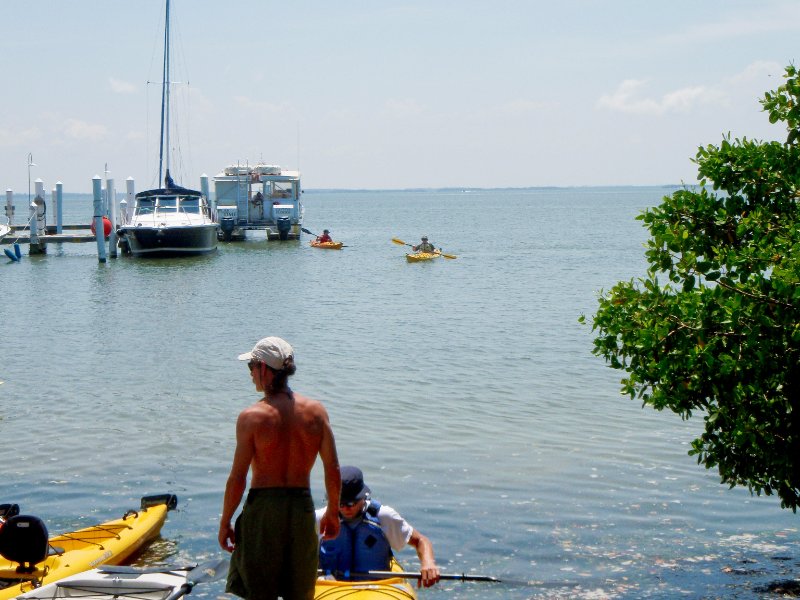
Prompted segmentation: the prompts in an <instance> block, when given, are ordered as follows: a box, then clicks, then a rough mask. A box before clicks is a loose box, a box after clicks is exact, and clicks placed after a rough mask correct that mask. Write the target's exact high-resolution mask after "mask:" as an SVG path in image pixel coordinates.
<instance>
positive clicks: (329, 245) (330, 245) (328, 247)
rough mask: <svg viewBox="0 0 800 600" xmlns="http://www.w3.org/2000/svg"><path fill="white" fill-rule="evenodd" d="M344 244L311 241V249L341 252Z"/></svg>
mask: <svg viewBox="0 0 800 600" xmlns="http://www.w3.org/2000/svg"><path fill="white" fill-rule="evenodd" d="M343 245H344V242H318V241H316V240H312V242H311V247H312V248H322V249H323V250H341V249H342V246H343Z"/></svg>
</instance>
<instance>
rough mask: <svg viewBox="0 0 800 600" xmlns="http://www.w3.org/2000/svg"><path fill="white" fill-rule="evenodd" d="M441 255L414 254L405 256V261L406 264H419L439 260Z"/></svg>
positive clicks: (432, 253)
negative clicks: (424, 261)
mask: <svg viewBox="0 0 800 600" xmlns="http://www.w3.org/2000/svg"><path fill="white" fill-rule="evenodd" d="M441 255H442V253H441V252H414V253H413V254H406V260H407V261H408V262H421V261H423V260H433V259H434V258H439V257H440V256H441Z"/></svg>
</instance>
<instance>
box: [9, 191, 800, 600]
mask: <svg viewBox="0 0 800 600" xmlns="http://www.w3.org/2000/svg"><path fill="white" fill-rule="evenodd" d="M668 192H669V190H668V189H661V188H618V189H611V188H603V189H592V188H585V189H537V190H502V191H494V190H493V191H472V192H460V191H459V192H455V191H454V192H357V193H344V192H336V193H313V192H309V193H306V194H305V206H306V222H305V227H306V228H308V229H310V230H312V231H315V232H321V231H322V229H323V228H329V229H331V232H332V235H333V236H334V238H335V239H341V240H343V241H344V242H345V243H346V244H347V245H348V247H347V248H345V249H344V250H342V251H341V252H331V251H320V250H315V249H311V248H310V247H309V246H308V245H307V241H308V240H307V238H306V239H305V240H303V242H302V243H298V242H285V243H275V242H272V243H267V242H265V241H263V240H257V239H256V240H250V241H247V242H244V243H233V244H227V245H221V246H220V249H219V252H218V253H217V254H216V255H213V256H210V257H201V258H197V259H184V260H175V261H173V260H146V259H133V258H129V257H121V258H118V259H116V260H109V262H108V263H106V264H99V263H98V261H97V258H96V248H95V246H94V245H92V244H85V245H80V244H69V245H64V246H62V247H59V246H55V245H52V246H50V248H49V253H48V255H47V256H45V257H28V256H25V257H24V258H23V260H22V262H21V263H19V264H13V263H9V264H5V263H1V262H0V282H2V283H0V285H2V290H3V302H2V304H0V323H2V324H3V326H4V335H3V337H2V342H0V343H1V344H2V362H1V363H0V380H4V381H5V383H4V384H3V385H0V440H2V442H1V445H0V460H1V461H2V464H3V465H4V468H3V477H2V483H0V502H17V503H19V504H20V505H21V506H22V507H23V510H24V511H25V512H28V513H33V514H37V515H39V516H41V517H42V518H44V519H45V520H46V522H47V523H48V526H49V528H50V530H51V531H52V532H54V533H55V532H60V531H64V530H67V529H72V528H74V527H76V526H79V525H83V524H85V523H87V522H93V521H97V520H104V519H107V518H115V517H118V516H121V515H122V513H123V512H124V511H125V510H126V509H128V508H132V507H135V506H138V499H139V497H140V496H142V495H145V494H153V493H162V492H173V493H176V494H177V495H178V497H179V508H178V510H177V511H175V512H172V513H170V516H169V518H168V520H167V523H166V525H165V527H164V529H163V531H162V539H161V540H159V541H158V542H157V543H156V544H155V545H154V546H153V547H151V548H150V550H149V551H148V552H147V553H146V554H145V555H144V556H142V557H141V559H140V560H139V563H140V564H152V563H161V564H163V563H183V564H186V563H194V562H197V561H199V560H206V559H208V558H213V557H216V556H219V555H220V554H221V551H220V550H219V549H218V547H217V544H216V532H217V523H218V516H219V511H220V508H221V502H222V490H223V487H224V484H225V479H226V477H227V474H228V469H229V467H230V461H231V457H232V453H233V439H234V422H235V418H236V415H237V414H238V412H239V411H240V410H241V409H242V408H243V407H245V406H246V405H248V404H250V403H251V402H253V401H255V400H256V399H257V398H258V396H257V394H255V393H254V391H253V388H252V384H251V383H250V377H249V375H248V372H247V369H246V367H245V366H244V365H243V364H241V363H239V362H238V361H237V360H236V355H237V354H238V353H240V352H244V351H246V350H248V349H249V348H250V347H252V345H253V344H254V342H255V341H256V340H257V339H259V338H260V337H263V336H265V335H279V336H282V337H285V338H286V339H287V340H289V341H290V342H291V343H292V344H293V345H294V346H295V349H296V354H297V362H298V372H297V375H296V376H295V377H294V387H295V388H296V389H297V390H299V391H302V392H304V393H306V394H308V395H311V396H313V397H317V398H319V399H321V400H323V401H324V402H325V403H326V405H327V407H328V410H329V412H330V414H331V418H332V421H333V426H334V431H335V434H336V438H337V443H338V447H339V453H340V459H341V461H342V463H344V464H348V463H349V464H357V465H359V466H360V467H361V468H362V469H363V470H364V471H365V474H366V479H367V482H368V484H369V485H370V487H371V488H372V490H373V493H374V495H375V496H376V497H377V498H378V499H379V500H380V501H382V502H384V503H387V504H391V505H392V506H394V507H395V508H397V509H398V510H400V512H401V513H403V514H404V515H405V516H406V518H407V519H408V520H409V521H411V522H412V524H413V525H415V526H416V527H418V528H419V529H420V531H422V532H423V533H425V534H426V535H427V536H428V537H430V538H431V539H432V541H433V543H434V546H435V550H436V555H437V558H438V561H439V563H440V565H441V567H442V570H443V572H446V573H462V572H466V573H471V574H476V575H493V576H496V577H499V578H501V579H508V580H517V581H520V582H528V583H527V584H526V585H520V584H487V583H477V584H470V583H458V582H444V583H443V584H442V585H440V586H439V587H438V588H436V589H433V590H426V591H424V592H422V594H421V597H422V598H427V599H443V598H463V599H467V598H470V599H472V598H498V599H499V598H508V599H527V598H563V597H583V598H643V597H646V598H671V597H676V596H681V597H687V598H755V597H760V594H759V593H758V591H757V590H758V588H759V586H762V585H764V584H766V583H769V582H774V581H777V580H783V579H787V578H791V577H792V576H793V575H794V574H795V573H796V571H797V566H798V558H799V557H800V550H799V549H798V536H797V517H796V516H795V515H793V514H792V513H791V512H787V511H782V510H781V509H780V505H779V502H778V501H777V500H775V499H774V498H758V497H751V496H750V495H749V493H748V492H747V491H746V490H742V489H734V490H729V489H728V488H727V487H726V486H721V485H720V484H719V483H718V477H717V475H716V473H715V472H708V471H706V470H705V469H703V468H702V467H700V466H698V465H697V464H696V463H695V460H694V459H693V458H691V457H689V456H687V450H688V449H689V443H690V441H691V440H692V439H693V437H694V436H695V434H696V433H697V432H699V431H700V429H701V426H702V423H701V422H700V421H699V420H695V421H689V422H682V421H681V420H680V419H679V418H678V417H677V416H674V415H673V414H672V413H656V412H654V411H652V410H651V409H642V408H641V406H640V405H639V403H638V402H636V401H632V400H629V399H627V398H624V397H621V396H620V395H619V387H620V386H619V378H620V374H619V373H618V372H614V371H612V370H611V369H609V368H608V367H606V366H605V365H604V363H603V362H602V361H601V360H600V359H597V358H594V357H593V356H592V355H591V353H590V350H591V339H592V336H591V331H590V328H589V327H587V326H581V325H579V324H578V317H579V316H580V315H581V313H586V314H587V315H591V314H592V313H593V312H594V310H595V307H596V298H597V294H598V292H599V291H600V290H601V289H604V288H609V287H610V286H611V285H613V284H614V283H615V282H616V281H618V280H620V279H628V278H631V277H635V276H638V275H640V274H642V273H643V270H644V266H645V264H644V258H643V249H642V243H643V242H644V240H645V232H644V230H643V229H642V228H641V226H640V224H639V222H638V221H635V220H634V217H635V216H636V215H637V214H638V213H639V212H640V211H641V210H642V209H644V208H646V207H648V206H653V205H655V204H657V203H658V202H659V201H660V198H661V196H662V195H664V194H665V193H668ZM69 202H70V204H69V206H68V207H67V209H66V214H67V218H66V222H70V223H74V222H88V221H89V217H90V215H91V212H92V211H91V198H90V197H88V196H86V197H83V198H81V199H76V198H71V199H70V201H69ZM19 210H20V208H19V207H18V211H19ZM422 234H428V235H429V236H430V237H431V239H432V240H433V241H434V242H435V243H436V244H437V246H442V247H443V248H444V251H445V252H448V253H452V254H456V255H458V259H457V260H438V261H435V262H432V263H424V264H407V263H406V261H405V259H404V249H403V248H402V247H400V246H397V245H394V244H392V243H391V238H392V237H400V238H401V239H404V240H405V241H407V242H412V243H416V242H417V241H418V239H419V237H420V236H421V235H422ZM25 253H26V254H27V249H25ZM312 487H313V492H314V495H315V499H316V501H317V504H318V505H320V504H321V503H322V502H323V500H324V488H323V484H322V474H321V468H320V466H319V465H318V466H317V468H316V469H315V472H314V475H313V486H312ZM400 558H401V560H402V561H403V562H404V563H405V566H406V568H408V569H409V570H411V569H416V568H417V566H418V565H417V561H416V555H415V553H414V552H413V550H412V549H406V550H405V551H403V552H402V553H401V555H400ZM222 589H223V585H222V583H220V582H217V583H214V584H207V585H205V587H203V588H202V589H201V587H200V586H198V588H197V589H196V590H195V592H194V594H193V595H194V596H200V597H207V598H208V597H218V596H223V597H224V594H223V592H222Z"/></svg>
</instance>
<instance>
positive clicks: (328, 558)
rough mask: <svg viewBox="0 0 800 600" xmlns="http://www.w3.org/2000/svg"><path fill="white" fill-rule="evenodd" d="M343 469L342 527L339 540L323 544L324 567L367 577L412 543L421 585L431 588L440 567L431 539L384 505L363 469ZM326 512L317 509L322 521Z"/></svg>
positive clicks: (339, 572) (324, 569) (386, 564)
mask: <svg viewBox="0 0 800 600" xmlns="http://www.w3.org/2000/svg"><path fill="white" fill-rule="evenodd" d="M340 472H341V476H342V491H341V496H340V500H339V519H340V521H341V527H340V531H339V535H338V536H337V537H336V538H335V539H333V540H324V541H323V542H322V543H321V546H320V568H321V569H322V570H323V571H324V572H326V573H331V574H335V575H336V576H342V575H345V577H349V574H350V573H360V574H362V575H361V576H359V575H355V576H353V578H363V577H364V575H363V574H365V573H368V572H369V571H386V570H388V569H389V567H390V562H391V558H392V556H393V553H392V551H399V550H401V549H403V548H404V547H405V546H406V545H407V544H408V545H411V546H414V548H415V549H416V551H417V556H418V557H419V563H420V574H421V577H420V579H419V585H420V586H425V587H430V586H432V585H433V584H435V583H436V582H437V581H439V578H440V573H439V567H437V566H436V561H435V559H434V556H433V544H431V541H430V540H429V539H428V538H427V537H426V536H424V535H422V534H421V533H420V532H419V531H417V530H416V529H414V528H413V527H412V526H411V525H410V524H409V523H408V522H407V521H406V520H405V519H404V518H403V517H402V516H401V515H400V514H399V513H398V512H397V511H396V510H395V509H393V508H392V507H391V506H386V505H381V504H379V503H378V502H376V501H375V500H373V499H372V498H371V497H370V489H369V488H368V487H367V486H366V484H365V483H364V475H363V473H362V472H361V469H359V468H357V467H351V466H344V467H341V469H340ZM324 514H325V509H324V508H323V509H319V510H318V511H317V521H318V522H319V520H320V519H321V518H322V516H323V515H324Z"/></svg>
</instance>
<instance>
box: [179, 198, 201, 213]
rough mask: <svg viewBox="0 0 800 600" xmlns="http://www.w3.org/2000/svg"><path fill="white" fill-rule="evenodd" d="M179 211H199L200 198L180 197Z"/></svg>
mask: <svg viewBox="0 0 800 600" xmlns="http://www.w3.org/2000/svg"><path fill="white" fill-rule="evenodd" d="M181 212H185V213H196V214H198V213H200V198H181Z"/></svg>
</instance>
